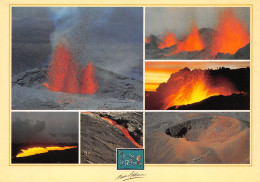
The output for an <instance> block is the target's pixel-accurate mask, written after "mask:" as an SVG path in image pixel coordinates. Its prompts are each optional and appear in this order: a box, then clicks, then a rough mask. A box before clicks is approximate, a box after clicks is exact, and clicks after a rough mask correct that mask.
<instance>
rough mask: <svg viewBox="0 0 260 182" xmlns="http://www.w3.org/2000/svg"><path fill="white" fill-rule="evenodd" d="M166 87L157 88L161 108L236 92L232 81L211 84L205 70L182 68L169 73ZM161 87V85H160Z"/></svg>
mask: <svg viewBox="0 0 260 182" xmlns="http://www.w3.org/2000/svg"><path fill="white" fill-rule="evenodd" d="M167 85H168V86H167V88H160V87H159V88H157V92H160V93H161V96H162V99H163V108H162V109H168V108H169V107H171V106H176V109H177V108H178V106H180V105H187V104H192V103H196V102H199V101H202V100H204V99H206V98H208V97H211V96H217V95H223V96H228V95H232V94H233V93H237V91H236V90H235V89H234V86H233V84H232V83H230V82H228V81H227V80H223V81H221V83H220V84H218V85H212V84H211V81H210V78H209V73H208V71H207V70H197V69H195V70H193V71H190V70H189V69H188V68H184V69H182V70H180V71H179V72H177V73H174V74H172V75H171V77H170V79H169V80H168V82H167ZM162 87H163V86H162Z"/></svg>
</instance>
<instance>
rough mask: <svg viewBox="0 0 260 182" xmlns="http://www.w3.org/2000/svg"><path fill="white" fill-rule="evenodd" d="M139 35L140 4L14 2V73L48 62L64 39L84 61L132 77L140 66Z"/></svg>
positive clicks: (141, 51) (141, 13) (141, 54)
mask: <svg viewBox="0 0 260 182" xmlns="http://www.w3.org/2000/svg"><path fill="white" fill-rule="evenodd" d="M142 40H143V10H142V8H136V7H127V8H126V7H104V8H102V7H51V8H50V7H15V8H12V43H13V44H12V70H13V73H12V74H13V75H14V74H17V73H19V72H23V71H26V70H30V69H33V68H35V67H40V66H43V65H47V64H49V62H50V60H51V54H52V52H53V50H54V49H55V47H56V45H57V44H58V43H59V42H60V41H64V42H65V43H66V44H67V45H68V46H69V49H70V51H71V53H72V55H73V57H74V59H75V60H76V61H78V62H79V63H80V64H81V65H82V66H86V65H87V64H88V62H89V61H91V62H92V63H94V65H95V66H99V67H102V68H105V69H107V70H110V71H113V72H117V73H119V74H124V75H126V76H129V77H132V74H133V73H134V71H135V70H136V68H139V69H142V67H143V63H142V58H143V48H142V46H143V43H142ZM43 43H44V44H43ZM140 77H141V78H140V80H142V72H141V71H140Z"/></svg>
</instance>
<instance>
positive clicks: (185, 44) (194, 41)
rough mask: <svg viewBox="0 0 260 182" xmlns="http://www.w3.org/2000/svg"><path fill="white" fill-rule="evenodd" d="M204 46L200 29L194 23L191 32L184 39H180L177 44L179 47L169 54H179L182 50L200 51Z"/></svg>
mask: <svg viewBox="0 0 260 182" xmlns="http://www.w3.org/2000/svg"><path fill="white" fill-rule="evenodd" d="M203 48H204V44H203V42H202V40H201V39H200V36H199V32H198V29H197V27H196V25H195V24H194V23H193V24H192V27H191V32H190V34H189V35H188V37H187V38H186V39H185V40H184V41H180V42H178V44H177V48H176V49H175V50H174V51H173V52H172V53H170V54H169V55H167V56H170V55H174V54H177V53H179V52H182V51H200V50H202V49H203Z"/></svg>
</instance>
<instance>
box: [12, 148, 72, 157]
mask: <svg viewBox="0 0 260 182" xmlns="http://www.w3.org/2000/svg"><path fill="white" fill-rule="evenodd" d="M72 148H77V146H64V147H59V146H50V147H32V148H28V149H22V152H21V153H19V154H17V155H16V157H17V158H18V157H27V156H31V155H36V154H42V153H47V152H49V151H53V150H67V149H72Z"/></svg>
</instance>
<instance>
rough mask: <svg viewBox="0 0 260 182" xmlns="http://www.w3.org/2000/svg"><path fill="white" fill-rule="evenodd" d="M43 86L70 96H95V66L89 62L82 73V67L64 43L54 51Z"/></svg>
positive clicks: (96, 87)
mask: <svg viewBox="0 0 260 182" xmlns="http://www.w3.org/2000/svg"><path fill="white" fill-rule="evenodd" d="M82 72H83V73H82ZM81 73H82V76H80V74H81ZM79 77H80V79H78V78H79ZM43 85H44V86H46V87H47V88H48V89H49V90H51V91H53V92H64V93H70V94H74V93H80V94H94V93H96V92H97V89H98V84H97V81H96V78H95V68H94V66H93V65H92V64H91V63H90V62H89V63H88V66H87V67H86V68H85V69H84V71H81V68H80V65H78V64H77V63H76V62H75V61H73V58H72V55H71V53H70V51H69V49H68V48H66V46H65V44H64V43H62V42H61V43H59V44H58V45H57V47H56V48H55V50H54V53H53V55H52V61H51V63H50V68H49V70H48V73H47V83H43Z"/></svg>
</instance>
